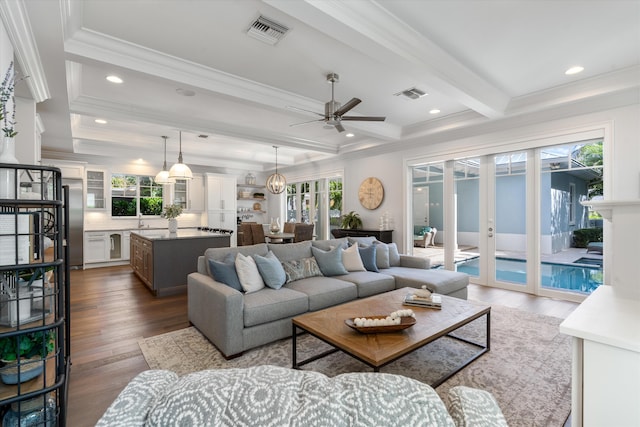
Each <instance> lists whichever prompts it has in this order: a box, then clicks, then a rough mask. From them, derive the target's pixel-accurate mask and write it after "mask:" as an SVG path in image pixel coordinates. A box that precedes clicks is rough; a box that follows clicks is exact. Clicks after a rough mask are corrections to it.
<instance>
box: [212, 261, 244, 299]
mask: <svg viewBox="0 0 640 427" xmlns="http://www.w3.org/2000/svg"><path fill="white" fill-rule="evenodd" d="M209 270H210V271H211V276H212V277H213V279H214V280H215V281H216V282H220V283H224V284H225V285H227V286H230V287H232V288H233V289H235V290H237V291H241V292H242V291H243V289H242V285H241V284H240V279H239V278H238V273H237V272H236V260H235V256H234V255H233V254H227V256H226V257H225V259H224V261H222V262H219V261H216V260H213V259H210V260H209Z"/></svg>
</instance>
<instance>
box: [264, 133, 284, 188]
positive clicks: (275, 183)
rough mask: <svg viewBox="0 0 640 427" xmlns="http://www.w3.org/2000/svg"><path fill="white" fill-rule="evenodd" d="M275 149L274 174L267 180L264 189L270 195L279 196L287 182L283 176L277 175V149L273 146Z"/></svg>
mask: <svg viewBox="0 0 640 427" xmlns="http://www.w3.org/2000/svg"><path fill="white" fill-rule="evenodd" d="M273 148H275V149H276V172H275V173H274V174H272V175H271V176H269V178H267V183H266V187H267V190H269V192H270V193H273V194H280V193H282V192H283V191H284V189H285V187H286V186H287V180H286V179H285V177H284V175H282V174H279V173H278V147H277V146H275V145H274V146H273Z"/></svg>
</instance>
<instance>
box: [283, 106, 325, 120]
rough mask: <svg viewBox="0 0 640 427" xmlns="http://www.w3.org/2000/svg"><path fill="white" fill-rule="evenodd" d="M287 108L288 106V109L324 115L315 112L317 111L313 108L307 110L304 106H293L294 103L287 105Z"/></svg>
mask: <svg viewBox="0 0 640 427" xmlns="http://www.w3.org/2000/svg"><path fill="white" fill-rule="evenodd" d="M285 108H287V109H288V110H298V111H304V112H305V113H311V114H315V115H316V116H321V117H324V114H321V113H317V112H315V111H311V110H305V109H304V108H298V107H294V106H292V105H287V106H286V107H285Z"/></svg>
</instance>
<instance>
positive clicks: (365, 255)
mask: <svg viewBox="0 0 640 427" xmlns="http://www.w3.org/2000/svg"><path fill="white" fill-rule="evenodd" d="M376 246H377V245H373V244H372V245H369V246H361V247H359V248H358V252H359V253H360V259H361V260H362V265H363V266H364V268H365V270H367V271H373V272H375V273H377V272H378V267H377V266H376Z"/></svg>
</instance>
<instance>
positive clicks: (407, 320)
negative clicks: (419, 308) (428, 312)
mask: <svg viewBox="0 0 640 427" xmlns="http://www.w3.org/2000/svg"><path fill="white" fill-rule="evenodd" d="M386 317H387V316H367V319H385V318H386ZM355 319H356V318H355V317H354V318H350V319H347V320H345V321H344V323H345V324H346V325H347V326H348V327H350V328H352V329H355V330H356V331H358V332H361V333H363V334H378V333H383V332H395V331H401V330H403V329H407V328H410V327H411V326H413V325H415V324H416V318H415V317H412V316H407V317H401V318H400V323H399V324H397V325H383V326H380V325H378V326H357V325H356V324H355Z"/></svg>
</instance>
